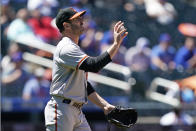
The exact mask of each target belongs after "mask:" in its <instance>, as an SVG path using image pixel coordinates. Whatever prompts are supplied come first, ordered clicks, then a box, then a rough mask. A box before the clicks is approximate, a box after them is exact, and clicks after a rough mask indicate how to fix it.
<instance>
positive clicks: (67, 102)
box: [62, 99, 84, 110]
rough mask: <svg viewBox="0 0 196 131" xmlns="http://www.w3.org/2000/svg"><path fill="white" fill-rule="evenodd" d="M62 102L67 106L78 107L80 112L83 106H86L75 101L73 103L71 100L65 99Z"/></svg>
mask: <svg viewBox="0 0 196 131" xmlns="http://www.w3.org/2000/svg"><path fill="white" fill-rule="evenodd" d="M62 102H63V103H65V104H70V105H72V106H74V107H76V108H77V109H79V110H80V109H81V108H82V106H83V105H84V104H83V103H77V102H73V101H71V100H70V99H63V101H62Z"/></svg>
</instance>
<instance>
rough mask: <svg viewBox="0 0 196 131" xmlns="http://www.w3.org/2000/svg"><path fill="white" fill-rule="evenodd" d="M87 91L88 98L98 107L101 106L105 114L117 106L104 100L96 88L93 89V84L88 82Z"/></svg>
mask: <svg viewBox="0 0 196 131" xmlns="http://www.w3.org/2000/svg"><path fill="white" fill-rule="evenodd" d="M87 93H88V99H89V100H90V101H91V102H92V103H93V104H95V105H97V106H98V107H100V108H101V109H102V110H103V111H104V114H108V112H109V111H111V110H112V109H114V108H115V106H113V105H111V104H109V103H108V102H107V101H106V100H104V99H103V98H102V97H101V96H100V95H99V94H98V93H97V92H95V90H94V89H93V87H92V85H91V84H90V83H89V82H88V83H87Z"/></svg>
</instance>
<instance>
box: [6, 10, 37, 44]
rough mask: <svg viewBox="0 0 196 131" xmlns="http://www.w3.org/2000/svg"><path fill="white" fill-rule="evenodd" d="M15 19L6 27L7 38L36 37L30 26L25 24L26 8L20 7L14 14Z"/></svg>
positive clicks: (27, 14) (27, 16) (26, 17)
mask: <svg viewBox="0 0 196 131" xmlns="http://www.w3.org/2000/svg"><path fill="white" fill-rule="evenodd" d="M16 17H17V18H16V19H15V20H14V21H12V22H11V24H10V25H9V27H8V31H7V37H8V39H9V40H13V41H14V40H17V39H24V38H27V37H28V38H29V39H36V36H35V35H34V33H33V31H32V29H31V27H30V26H29V25H28V24H27V20H28V18H29V13H28V11H27V9H24V8H23V9H20V10H19V11H18V12H17V14H16Z"/></svg>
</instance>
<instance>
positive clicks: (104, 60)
mask: <svg viewBox="0 0 196 131" xmlns="http://www.w3.org/2000/svg"><path fill="white" fill-rule="evenodd" d="M123 25H124V23H123V22H121V21H119V22H117V23H116V25H115V26H114V43H113V44H112V45H111V46H110V48H109V49H108V50H107V51H106V52H105V53H103V54H102V55H100V56H97V57H88V58H87V59H85V60H84V61H83V63H82V64H81V65H80V67H79V69H82V70H85V71H86V72H98V71H99V70H100V69H102V68H103V67H104V66H105V65H107V64H108V63H109V62H111V61H112V58H113V57H114V56H115V54H116V53H117V51H118V49H119V47H120V45H121V43H122V41H123V39H124V38H125V36H127V34H128V32H126V29H125V28H123V27H124V26H123Z"/></svg>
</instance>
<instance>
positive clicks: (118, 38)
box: [114, 21, 128, 45]
mask: <svg viewBox="0 0 196 131" xmlns="http://www.w3.org/2000/svg"><path fill="white" fill-rule="evenodd" d="M126 31H127V29H126V28H125V27H124V22H122V21H118V22H117V23H116V24H115V26H114V43H115V44H117V45H120V44H121V43H122V41H123V39H124V38H125V37H126V36H127V35H128V32H126Z"/></svg>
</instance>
